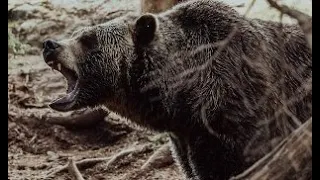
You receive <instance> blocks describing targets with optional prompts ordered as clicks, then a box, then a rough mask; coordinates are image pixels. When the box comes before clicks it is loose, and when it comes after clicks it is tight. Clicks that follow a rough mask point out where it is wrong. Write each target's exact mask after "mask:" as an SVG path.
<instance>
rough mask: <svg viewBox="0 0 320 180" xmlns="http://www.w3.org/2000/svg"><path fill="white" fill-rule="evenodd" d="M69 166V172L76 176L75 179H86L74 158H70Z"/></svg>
mask: <svg viewBox="0 0 320 180" xmlns="http://www.w3.org/2000/svg"><path fill="white" fill-rule="evenodd" d="M67 166H68V170H69V173H70V174H72V175H73V176H74V177H75V180H84V178H83V177H82V175H81V173H80V171H79V169H78V168H77V165H76V163H75V162H74V159H73V158H70V159H69V163H68V165H67Z"/></svg>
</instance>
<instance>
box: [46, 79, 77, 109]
mask: <svg viewBox="0 0 320 180" xmlns="http://www.w3.org/2000/svg"><path fill="white" fill-rule="evenodd" d="M78 84H79V83H78V82H77V83H76V84H75V85H74V88H73V90H72V91H71V92H69V93H67V94H66V95H65V96H63V97H61V98H59V99H57V100H55V101H53V102H52V103H51V104H50V105H49V106H50V107H51V108H52V109H54V110H56V111H62V112H66V111H71V110H72V109H73V108H74V107H75V105H76V102H77V101H76V98H77V95H78V93H79V89H78Z"/></svg>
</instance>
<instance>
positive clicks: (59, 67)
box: [57, 63, 61, 71]
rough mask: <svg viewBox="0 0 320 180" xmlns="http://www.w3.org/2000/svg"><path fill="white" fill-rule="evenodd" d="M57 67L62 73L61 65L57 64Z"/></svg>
mask: <svg viewBox="0 0 320 180" xmlns="http://www.w3.org/2000/svg"><path fill="white" fill-rule="evenodd" d="M57 67H58V70H59V71H61V64H60V63H58V64H57Z"/></svg>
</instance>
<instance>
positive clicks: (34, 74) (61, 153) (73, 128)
mask: <svg viewBox="0 0 320 180" xmlns="http://www.w3.org/2000/svg"><path fill="white" fill-rule="evenodd" d="M154 1H157V2H156V3H154ZM222 1H224V2H226V3H228V4H230V5H232V6H234V7H235V9H237V10H238V11H239V12H240V13H242V14H243V13H244V12H245V11H246V10H247V9H248V6H249V5H250V3H251V2H252V1H247V0H222ZM279 2H280V3H283V4H286V5H288V6H290V7H294V8H296V9H299V10H301V11H303V12H305V13H307V14H309V15H311V13H312V7H311V5H312V1H311V0H282V1H279ZM174 3H176V1H174V0H171V1H168V0H162V1H161V0H91V1H89V0H9V1H8V109H9V111H8V124H9V125H8V179H12V180H16V179H50V178H51V179H72V178H71V176H70V175H69V174H68V173H63V172H61V173H58V174H55V175H54V176H52V177H50V173H52V172H54V170H55V168H56V167H59V166H61V165H64V164H65V163H66V162H67V158H68V157H70V156H73V157H75V158H76V159H83V158H93V157H106V156H110V155H112V154H114V153H116V152H119V151H121V150H122V149H125V148H128V147H131V146H132V145H143V144H148V148H146V149H144V150H143V151H141V152H140V153H136V154H132V155H131V156H128V157H126V158H124V159H121V161H119V162H117V165H114V166H111V167H108V168H107V167H106V165H105V164H104V163H100V164H97V165H95V166H93V167H91V168H86V169H83V170H82V174H83V176H84V177H85V179H128V177H130V179H167V180H179V179H182V176H181V174H180V172H179V170H178V169H177V167H176V166H175V164H172V161H171V160H170V159H169V160H167V162H166V163H167V164H166V165H165V166H164V167H162V168H159V169H153V170H151V171H149V172H148V173H144V174H137V173H136V170H137V169H139V168H140V166H141V165H143V163H144V162H145V161H146V160H147V159H148V157H149V156H150V155H152V154H153V152H154V151H155V150H156V149H158V148H159V147H161V146H162V145H163V144H165V143H166V142H167V141H168V140H167V137H166V136H165V135H161V134H160V135H159V134H155V133H153V132H149V131H147V130H145V129H141V128H138V127H135V126H134V125H130V124H128V122H127V121H126V120H125V119H123V118H121V117H119V116H117V115H115V114H113V113H111V114H108V113H105V112H102V111H100V110H98V111H94V112H93V111H91V110H84V111H77V112H67V113H58V112H54V111H52V110H51V109H49V108H48V107H47V105H48V103H49V102H50V101H51V100H53V99H55V98H57V97H58V96H59V95H60V94H62V93H64V91H65V86H66V84H65V80H64V78H63V77H62V75H61V74H60V73H58V72H55V71H52V70H51V69H50V68H49V67H48V66H47V65H46V64H45V63H44V61H43V59H42V55H41V48H42V42H43V40H44V39H47V38H49V37H50V38H54V39H63V38H66V37H68V36H69V35H70V34H71V33H72V32H73V31H74V30H75V29H77V28H78V27H82V26H90V25H95V24H99V23H102V22H105V21H108V20H111V19H113V18H116V17H119V16H122V15H124V14H126V13H128V12H131V11H137V12H141V11H142V12H160V11H163V10H165V9H167V8H169V7H171V6H172V5H173V4H174ZM248 17H253V18H260V19H265V20H273V21H280V13H279V12H278V11H277V10H274V9H271V8H270V7H269V5H268V3H267V2H266V1H265V0H256V1H255V4H254V6H253V8H252V9H251V10H250V12H249V14H248ZM282 21H283V22H287V23H296V22H295V21H294V20H292V19H290V18H289V17H287V16H284V17H283V19H282Z"/></svg>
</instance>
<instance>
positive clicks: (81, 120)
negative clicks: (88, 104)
mask: <svg viewBox="0 0 320 180" xmlns="http://www.w3.org/2000/svg"><path fill="white" fill-rule="evenodd" d="M108 114H109V113H108V112H106V111H104V110H102V109H99V110H89V109H87V110H82V111H75V112H73V113H72V114H71V115H70V116H67V117H61V116H60V117H52V118H48V119H47V120H46V122H48V123H51V124H56V125H61V126H64V127H66V128H72V129H74V128H88V127H90V126H94V125H96V124H98V123H99V122H101V121H103V120H104V118H105V117H106V116H107V115H108Z"/></svg>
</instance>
